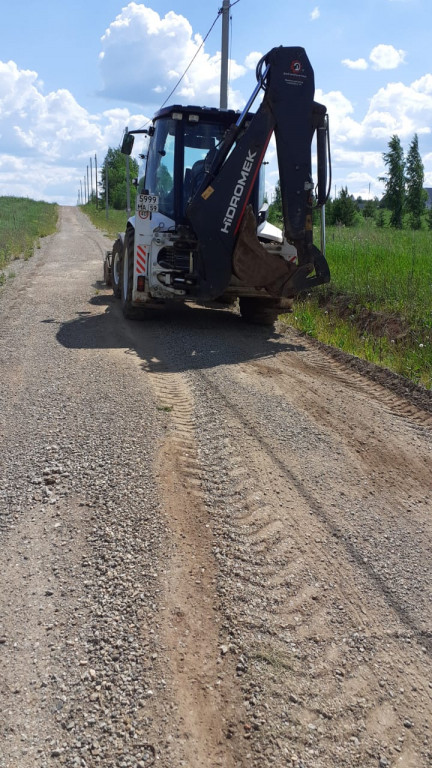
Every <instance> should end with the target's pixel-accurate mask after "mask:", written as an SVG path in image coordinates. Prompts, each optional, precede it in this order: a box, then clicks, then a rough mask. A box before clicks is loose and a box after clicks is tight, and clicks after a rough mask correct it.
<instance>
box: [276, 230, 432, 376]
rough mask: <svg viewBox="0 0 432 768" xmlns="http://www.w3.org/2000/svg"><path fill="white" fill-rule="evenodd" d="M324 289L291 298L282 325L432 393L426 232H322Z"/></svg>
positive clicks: (429, 241)
mask: <svg viewBox="0 0 432 768" xmlns="http://www.w3.org/2000/svg"><path fill="white" fill-rule="evenodd" d="M327 259H328V262H329V265H330V270H331V274H332V279H331V283H330V285H327V286H322V287H320V288H319V289H315V290H314V291H313V292H312V293H311V294H310V295H307V296H301V297H299V298H298V299H297V300H296V301H295V304H294V313H293V314H292V315H286V316H284V318H285V320H286V322H287V323H289V324H291V325H294V326H295V327H296V328H298V329H299V330H301V331H304V332H305V333H307V334H309V335H311V336H313V337H314V338H317V339H319V340H320V341H323V342H325V343H327V344H330V345H332V346H336V347H339V348H340V349H343V350H344V351H346V352H348V353H350V354H354V355H357V356H358V357H362V358H363V359H365V360H369V361H372V362H375V363H378V364H380V365H384V366H386V367H388V368H390V369H391V370H393V371H395V372H396V373H399V374H402V375H403V376H406V377H408V378H409V379H411V380H412V381H414V382H416V383H420V384H422V385H423V386H425V387H428V388H431V387H432V232H430V231H428V230H395V229H390V228H388V227H384V228H378V227H376V226H375V225H374V223H373V222H372V221H371V220H370V219H369V220H365V221H364V222H363V223H362V224H360V225H358V226H357V227H355V228H347V227H330V228H328V230H327Z"/></svg>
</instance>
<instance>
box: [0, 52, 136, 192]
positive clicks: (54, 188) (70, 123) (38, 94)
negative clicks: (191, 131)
mask: <svg viewBox="0 0 432 768" xmlns="http://www.w3.org/2000/svg"><path fill="white" fill-rule="evenodd" d="M146 120H147V118H146V116H145V115H142V114H141V115H131V113H130V112H129V110H128V109H126V108H121V109H120V108H117V109H111V110H105V111H104V112H102V113H101V114H99V115H92V114H90V113H89V112H88V111H87V110H86V109H84V108H83V107H82V106H80V104H78V102H77V101H76V99H75V98H74V97H73V95H72V94H71V93H70V91H68V90H65V89H60V90H58V91H52V92H50V93H47V94H44V93H43V91H42V83H41V81H40V80H39V78H38V75H37V73H36V72H32V71H29V70H20V69H19V68H18V66H17V65H16V63H15V62H13V61H9V62H0V136H1V153H0V194H15V195H28V196H30V197H35V198H38V199H39V198H40V199H45V200H51V199H52V200H58V201H59V200H60V201H61V200H66V199H67V200H68V201H69V202H71V198H70V195H71V192H70V183H71V180H73V179H76V183H78V180H79V178H82V175H83V169H84V170H85V164H86V163H88V161H89V157H90V156H94V154H95V153H97V154H98V156H99V162H102V160H103V158H104V157H105V154H106V151H107V149H108V147H109V146H118V144H119V142H120V139H121V136H122V133H123V130H124V126H125V125H127V124H129V125H142V124H143V123H144V122H146ZM74 186H75V182H74ZM75 199H76V197H75Z"/></svg>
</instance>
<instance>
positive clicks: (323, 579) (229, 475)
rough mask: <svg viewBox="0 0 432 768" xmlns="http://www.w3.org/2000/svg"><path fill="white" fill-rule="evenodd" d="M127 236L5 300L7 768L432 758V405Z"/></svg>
mask: <svg viewBox="0 0 432 768" xmlns="http://www.w3.org/2000/svg"><path fill="white" fill-rule="evenodd" d="M109 246H110V242H109V241H107V240H106V238H104V236H103V235H102V234H101V233H99V232H98V231H97V230H96V229H95V228H94V227H93V226H92V225H91V224H90V223H89V222H88V220H87V219H86V218H85V217H84V216H83V215H82V214H81V212H80V211H79V210H78V209H76V208H62V209H61V215H60V226H59V231H58V233H57V234H56V235H53V236H51V237H49V238H47V239H46V240H44V241H43V243H42V247H41V249H40V250H38V251H37V252H36V254H35V256H34V257H33V258H32V259H31V260H30V261H29V262H27V263H25V264H24V265H23V266H22V268H20V269H19V271H18V274H17V276H16V277H15V279H13V280H8V281H7V285H6V286H5V287H4V288H3V289H2V290H1V292H0V357H1V363H2V368H1V370H2V374H1V381H0V435H1V442H2V447H1V470H0V548H1V549H0V551H1V563H2V567H1V590H0V768H53V766H66V768H78V767H81V766H82V767H83V768H85V767H86V766H88V768H96V767H97V766H100V767H101V768H138V767H140V768H143V767H144V768H147V766H151V765H156V766H160V768H180V766H184V767H187V768H216V766H224V768H225V767H226V768H234V767H237V766H238V767H239V768H246V766H247V767H248V768H268V767H269V766H276V767H277V768H279V767H280V766H294V767H295V768H330V767H331V768H334V767H335V766H338V768H345V767H346V768H348V767H349V768H353V767H354V766H355V767H356V768H386V767H388V768H393V767H395V768H396V766H398V767H402V768H426V767H427V766H432V738H431V737H432V734H431V727H432V663H431V653H432V599H431V597H432V595H431V585H432V570H431V561H430V552H431V538H432V521H431V511H432V473H431V467H432V461H431V458H432V456H431V445H432V440H431V436H432V408H431V399H430V397H428V396H427V395H425V396H424V397H423V396H422V395H421V394H419V393H418V392H417V393H414V394H413V393H410V392H409V391H407V388H406V387H405V386H404V384H403V382H400V381H399V382H396V384H397V386H395V378H394V377H391V380H390V378H389V383H388V386H386V385H385V384H386V382H385V381H384V382H380V381H378V380H375V381H373V380H372V379H373V378H375V379H377V376H375V377H374V376H372V377H371V375H369V374H370V370H369V371H368V372H363V370H362V369H361V367H357V368H356V367H355V366H353V365H352V364H351V363H350V361H349V360H348V359H345V358H343V357H342V358H341V357H338V356H335V355H332V354H330V353H329V352H328V351H326V350H325V349H323V348H320V347H319V346H318V345H317V344H314V343H312V342H311V341H310V340H307V339H305V338H304V337H302V336H300V335H298V334H296V333H295V332H294V331H290V330H288V331H287V330H283V329H279V330H278V331H277V332H272V333H269V332H268V330H265V329H262V328H256V327H252V326H250V327H249V326H247V325H245V324H243V323H242V321H241V320H240V318H239V317H238V316H237V315H236V314H235V312H233V311H230V310H216V309H208V308H202V307H185V308H183V309H176V308H169V309H167V310H166V311H163V312H157V313H156V314H154V316H153V315H152V316H151V318H150V319H148V320H145V321H143V322H132V321H126V320H125V319H124V318H123V317H122V315H121V311H120V306H119V304H118V302H116V301H115V300H114V298H113V296H112V293H111V292H110V291H109V290H108V289H106V287H105V286H104V284H103V283H102V282H101V279H102V259H103V254H104V250H105V248H107V247H109ZM366 374H367V375H366ZM378 378H379V377H378ZM398 389H399V390H400V392H398V391H396V390H398Z"/></svg>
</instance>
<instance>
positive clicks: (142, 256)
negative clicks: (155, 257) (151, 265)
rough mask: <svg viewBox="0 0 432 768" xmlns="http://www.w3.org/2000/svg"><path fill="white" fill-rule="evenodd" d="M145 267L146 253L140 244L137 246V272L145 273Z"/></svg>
mask: <svg viewBox="0 0 432 768" xmlns="http://www.w3.org/2000/svg"><path fill="white" fill-rule="evenodd" d="M146 268H147V253H146V249H145V248H143V246H142V245H138V246H137V274H138V275H145V274H146Z"/></svg>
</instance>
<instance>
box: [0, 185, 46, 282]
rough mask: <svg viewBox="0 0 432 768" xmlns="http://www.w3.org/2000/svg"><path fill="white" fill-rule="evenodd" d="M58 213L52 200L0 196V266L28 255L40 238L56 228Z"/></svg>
mask: <svg viewBox="0 0 432 768" xmlns="http://www.w3.org/2000/svg"><path fill="white" fill-rule="evenodd" d="M57 216H58V207H57V205H55V204H53V203H44V202H36V201H35V200H29V199H28V198H26V197H0V269H3V268H4V267H5V266H6V265H7V264H8V263H9V262H10V261H13V259H17V258H19V257H23V258H25V259H28V258H29V257H30V256H31V255H32V253H33V250H34V248H35V247H37V244H38V240H39V238H40V237H45V236H46V235H50V234H52V233H53V232H55V230H56V226H57Z"/></svg>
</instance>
